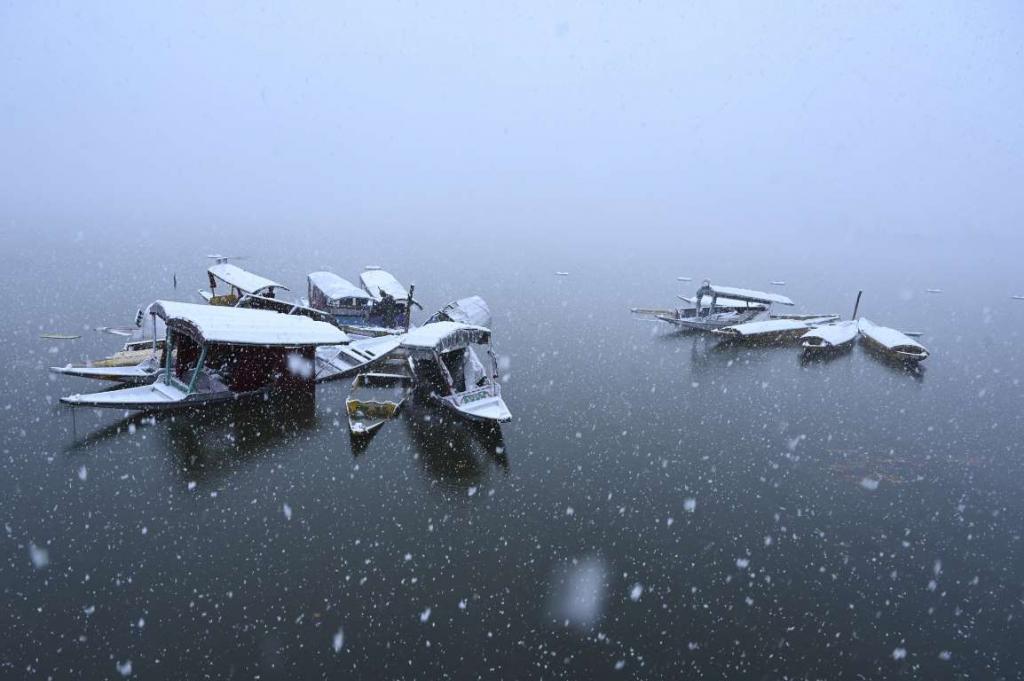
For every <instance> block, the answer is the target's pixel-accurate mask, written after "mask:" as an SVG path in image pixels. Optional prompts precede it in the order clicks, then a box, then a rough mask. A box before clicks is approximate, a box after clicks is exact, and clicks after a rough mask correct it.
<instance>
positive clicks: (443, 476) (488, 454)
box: [401, 403, 509, 492]
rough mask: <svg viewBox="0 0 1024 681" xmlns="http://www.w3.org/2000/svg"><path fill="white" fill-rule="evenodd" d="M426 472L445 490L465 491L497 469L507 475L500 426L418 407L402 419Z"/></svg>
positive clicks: (505, 455)
mask: <svg viewBox="0 0 1024 681" xmlns="http://www.w3.org/2000/svg"><path fill="white" fill-rule="evenodd" d="M401 420H402V421H403V422H404V424H405V428H406V432H407V433H408V435H409V439H410V441H411V444H412V447H413V449H414V452H415V456H416V458H417V459H419V461H420V465H421V466H422V467H423V470H424V471H425V472H426V473H427V474H428V475H429V476H430V477H431V478H432V479H433V481H434V482H435V483H436V484H438V485H440V486H441V487H442V488H443V489H446V490H452V491H459V492H465V491H466V490H468V489H469V488H471V487H474V486H477V485H479V484H480V483H482V482H484V481H485V480H486V479H487V477H488V475H489V473H490V470H491V467H492V466H493V467H495V468H497V469H499V470H501V472H502V473H503V474H507V473H508V465H509V463H508V452H507V450H506V448H505V438H504V435H503V434H502V432H501V427H500V426H498V425H497V424H494V425H492V424H485V423H471V422H467V421H465V420H463V419H460V418H456V417H453V416H452V415H450V414H449V413H447V412H446V411H443V410H442V409H440V408H437V407H434V406H431V405H424V404H416V403H414V404H413V405H411V406H410V408H409V409H408V410H407V411H406V413H405V414H404V415H403V417H402V419H401Z"/></svg>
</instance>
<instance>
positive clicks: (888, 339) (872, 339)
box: [858, 317, 929, 364]
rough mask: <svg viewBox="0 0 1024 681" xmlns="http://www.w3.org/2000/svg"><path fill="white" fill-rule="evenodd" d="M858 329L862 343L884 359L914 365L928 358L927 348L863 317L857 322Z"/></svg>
mask: <svg viewBox="0 0 1024 681" xmlns="http://www.w3.org/2000/svg"><path fill="white" fill-rule="evenodd" d="M858 329H859V331H860V335H861V338H863V339H864V342H865V343H867V345H868V346H870V347H871V348H872V349H873V350H876V351H878V352H880V353H881V354H883V355H885V356H886V357H889V358H891V359H895V360H898V361H900V362H909V363H915V364H916V363H917V362H920V361H922V360H925V359H927V358H928V354H929V353H928V349H927V348H925V347H924V346H923V345H921V344H920V343H918V342H917V341H916V340H914V339H913V338H911V337H910V336H908V335H906V334H905V333H902V332H900V331H897V330H896V329H891V328H889V327H888V326H879V325H878V324H875V323H874V322H872V321H871V320H869V319H864V318H863V317H862V318H861V319H860V321H859V322H858Z"/></svg>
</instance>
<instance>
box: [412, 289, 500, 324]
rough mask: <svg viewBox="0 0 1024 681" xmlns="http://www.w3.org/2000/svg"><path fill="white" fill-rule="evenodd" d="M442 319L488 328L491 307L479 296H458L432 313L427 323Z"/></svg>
mask: <svg viewBox="0 0 1024 681" xmlns="http://www.w3.org/2000/svg"><path fill="white" fill-rule="evenodd" d="M442 320H443V321H451V322H459V323H460V324H471V325H474V326H484V327H488V328H490V326H491V308H490V307H488V306H487V301H485V300H484V299H483V298H481V297H480V296H469V297H468V298H460V299H459V300H455V301H452V302H450V303H448V304H447V305H445V306H444V307H442V308H441V309H440V310H438V311H437V312H436V313H434V315H433V316H432V317H431V318H430V320H429V321H427V324H431V323H434V322H437V321H442Z"/></svg>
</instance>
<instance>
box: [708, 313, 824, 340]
mask: <svg viewBox="0 0 1024 681" xmlns="http://www.w3.org/2000/svg"><path fill="white" fill-rule="evenodd" d="M837 319H839V315H834V314H833V315H819V316H814V317H806V318H803V319H797V318H786V317H780V318H774V319H762V320H759V321H753V322H746V323H744V324H734V325H732V326H725V327H722V328H720V329H712V330H711V333H713V334H715V335H716V336H718V337H720V338H721V339H722V340H723V341H725V342H734V343H735V342H748V343H782V342H785V341H792V340H796V339H797V338H800V337H801V336H803V335H804V334H805V333H807V330H808V329H813V328H816V327H818V326H820V325H822V324H828V323H830V322H834V321H835V320H837Z"/></svg>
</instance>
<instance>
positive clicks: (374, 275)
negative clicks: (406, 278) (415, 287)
mask: <svg viewBox="0 0 1024 681" xmlns="http://www.w3.org/2000/svg"><path fill="white" fill-rule="evenodd" d="M359 281H360V282H362V284H363V288H364V289H366V292H367V293H369V294H370V295H371V296H373V297H374V298H380V297H381V294H382V293H387V294H388V295H389V296H391V297H392V298H395V299H396V300H405V299H406V298H408V297H409V292H408V291H407V290H405V287H404V286H402V285H401V284H400V283H399V282H398V280H397V279H395V276H394V275H393V274H391V273H390V272H386V271H384V270H367V271H365V272H363V273H362V274H360V275H359Z"/></svg>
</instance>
